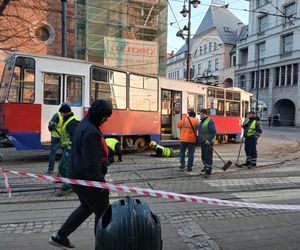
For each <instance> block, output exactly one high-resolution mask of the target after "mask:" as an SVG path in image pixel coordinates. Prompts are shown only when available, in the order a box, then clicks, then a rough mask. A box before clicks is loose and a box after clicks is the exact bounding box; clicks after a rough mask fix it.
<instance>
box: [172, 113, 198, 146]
mask: <svg viewBox="0 0 300 250" xmlns="http://www.w3.org/2000/svg"><path fill="white" fill-rule="evenodd" d="M189 119H190V121H191V123H192V125H193V128H194V130H195V132H196V133H197V120H196V118H194V117H189ZM191 123H190V122H189V120H188V118H183V119H182V120H181V121H180V122H178V124H177V128H180V141H181V142H192V143H195V142H196V136H195V133H194V131H193V129H192V127H191Z"/></svg>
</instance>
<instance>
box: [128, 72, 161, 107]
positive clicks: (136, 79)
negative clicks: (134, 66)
mask: <svg viewBox="0 0 300 250" xmlns="http://www.w3.org/2000/svg"><path fill="white" fill-rule="evenodd" d="M129 79H130V80H129V86H130V88H129V108H130V109H131V110H141V111H157V110H158V80H157V78H154V77H148V76H140V75H134V74H130V77H129Z"/></svg>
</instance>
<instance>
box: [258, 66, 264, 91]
mask: <svg viewBox="0 0 300 250" xmlns="http://www.w3.org/2000/svg"><path fill="white" fill-rule="evenodd" d="M259 73H260V75H259V76H260V81H259V87H260V88H263V87H264V83H265V71H264V70H260V72H259Z"/></svg>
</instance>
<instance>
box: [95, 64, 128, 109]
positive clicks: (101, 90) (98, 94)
mask: <svg viewBox="0 0 300 250" xmlns="http://www.w3.org/2000/svg"><path fill="white" fill-rule="evenodd" d="M98 99H106V100H109V101H111V103H112V106H113V109H126V73H124V72H119V71H112V70H108V69H103V68H97V67H93V68H92V81H91V86H90V102H91V103H92V102H93V101H95V100H98Z"/></svg>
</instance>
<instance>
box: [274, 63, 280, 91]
mask: <svg viewBox="0 0 300 250" xmlns="http://www.w3.org/2000/svg"><path fill="white" fill-rule="evenodd" d="M279 76H280V67H277V68H275V86H276V87H279V84H280V79H279Z"/></svg>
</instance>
